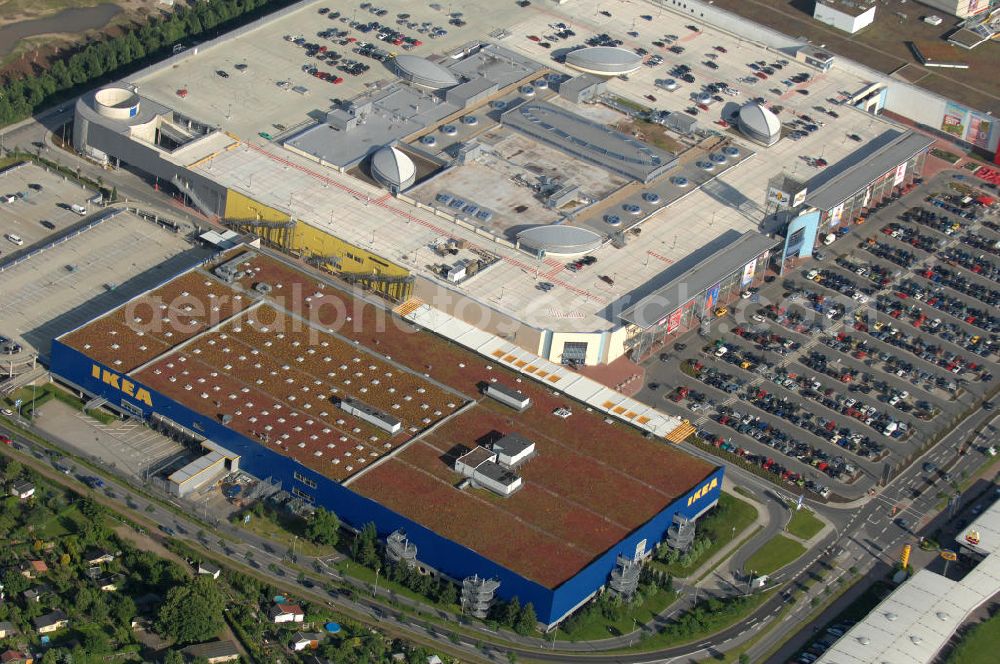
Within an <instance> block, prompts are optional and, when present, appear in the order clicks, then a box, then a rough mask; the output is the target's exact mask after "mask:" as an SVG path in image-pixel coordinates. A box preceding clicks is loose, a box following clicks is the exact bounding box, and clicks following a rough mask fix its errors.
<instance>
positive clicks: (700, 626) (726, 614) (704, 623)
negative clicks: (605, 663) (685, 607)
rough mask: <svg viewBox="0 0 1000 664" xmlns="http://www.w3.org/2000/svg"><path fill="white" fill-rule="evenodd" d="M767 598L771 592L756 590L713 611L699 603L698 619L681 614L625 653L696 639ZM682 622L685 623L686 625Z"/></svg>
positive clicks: (735, 618)
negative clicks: (699, 616) (699, 618)
mask: <svg viewBox="0 0 1000 664" xmlns="http://www.w3.org/2000/svg"><path fill="white" fill-rule="evenodd" d="M770 597H771V594H770V593H755V594H753V595H750V596H748V597H738V598H735V599H733V600H731V603H719V605H720V606H721V608H719V609H717V610H714V611H713V610H712V607H711V606H708V605H707V603H705V602H700V603H699V604H698V608H699V612H698V613H700V615H701V621H700V622H696V621H691V620H690V618H691V617H692V616H687V614H686V613H681V614H680V616H679V617H678V618H677V619H675V621H674V622H671V623H670V624H669V625H667V627H666V628H665V629H664V630H663V631H660V632H657V633H655V634H652V635H650V634H648V633H646V634H645V638H643V639H642V640H641V641H639V642H638V643H636V645H635V646H633V647H632V648H626V649H624V652H645V651H649V650H655V649H660V648H669V647H671V646H677V645H682V644H684V643H693V642H696V641H699V640H701V639H703V638H705V637H706V636H708V635H710V634H715V633H716V632H719V631H721V630H723V629H726V628H727V627H729V626H730V625H733V624H735V623H737V622H739V621H740V620H743V618H745V617H746V616H748V615H750V614H751V613H753V612H754V611H756V610H757V608H758V607H759V606H760V605H761V604H763V603H764V602H766V601H767V600H768V599H770ZM688 613H692V612H688ZM681 623H686V625H684V624H681Z"/></svg>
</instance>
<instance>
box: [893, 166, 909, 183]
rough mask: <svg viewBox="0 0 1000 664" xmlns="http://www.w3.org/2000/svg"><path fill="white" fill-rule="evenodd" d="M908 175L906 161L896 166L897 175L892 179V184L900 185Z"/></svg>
mask: <svg viewBox="0 0 1000 664" xmlns="http://www.w3.org/2000/svg"><path fill="white" fill-rule="evenodd" d="M905 177H906V162H905V161H904V162H903V163H902V164H900V165H899V166H897V167H896V177H894V178H893V179H892V186H893V187H898V186H899V185H900V184H902V182H903V178H905Z"/></svg>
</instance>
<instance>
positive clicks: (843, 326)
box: [640, 173, 1000, 498]
mask: <svg viewBox="0 0 1000 664" xmlns="http://www.w3.org/2000/svg"><path fill="white" fill-rule="evenodd" d="M956 177H957V178H959V179H956ZM970 185H977V183H975V182H972V181H971V179H967V178H965V176H963V175H956V174H954V173H943V174H941V175H940V176H938V177H936V178H935V179H934V180H933V181H931V182H929V183H927V184H925V185H923V186H919V187H917V188H916V189H915V190H914V191H912V192H911V193H909V194H907V195H904V196H903V197H902V198H901V199H900V200H899V201H894V202H891V203H889V204H887V205H886V206H885V207H884V209H881V210H879V211H876V212H875V213H874V214H872V215H871V216H870V217H869V220H868V221H867V222H866V223H865V224H864V225H862V226H855V227H854V228H852V229H851V231H850V232H848V233H846V234H845V235H843V236H842V237H841V238H840V239H839V240H837V241H836V242H835V243H834V244H833V245H831V246H830V247H828V248H825V249H824V250H823V251H821V252H820V255H821V256H822V257H823V258H822V260H818V261H809V262H807V263H806V264H805V265H804V266H803V267H802V268H801V269H799V270H793V271H789V272H788V273H786V274H785V275H783V276H782V277H778V278H776V279H774V280H773V281H772V283H770V284H766V285H765V286H764V288H763V289H762V290H761V291H760V292H758V293H756V294H749V293H748V296H749V297H747V298H746V299H742V300H741V301H740V302H739V304H738V305H737V306H735V307H732V309H733V310H732V311H731V312H729V313H728V314H726V315H724V316H723V317H720V318H717V319H715V320H714V321H713V324H712V327H711V331H710V332H709V333H708V334H707V335H706V336H704V337H702V336H696V335H691V336H689V337H687V338H685V339H682V340H681V341H680V342H679V343H678V344H676V345H675V346H674V347H672V348H667V349H664V352H663V353H661V354H660V355H659V356H658V357H656V358H653V359H651V360H650V361H649V362H648V363H647V381H648V383H647V385H646V386H645V388H644V390H643V391H642V392H641V394H640V398H642V399H644V400H648V402H649V403H655V404H656V405H657V406H659V407H663V408H665V409H667V410H668V411H673V412H675V413H678V414H681V413H686V416H687V417H688V418H689V419H690V420H691V421H692V422H693V423H694V424H696V425H697V426H698V428H699V433H698V436H699V437H700V438H701V439H702V440H704V441H705V442H706V443H708V444H710V445H714V446H716V447H719V448H722V449H724V450H727V451H730V452H733V453H735V454H737V455H739V456H741V457H743V458H745V459H747V460H749V461H750V462H751V463H755V464H758V465H760V466H762V467H764V468H766V469H767V470H769V471H770V472H773V473H775V474H776V475H779V476H781V477H783V478H784V480H785V481H786V482H788V483H790V484H794V485H799V486H804V487H806V488H808V489H810V490H811V491H813V492H815V493H817V494H820V495H823V496H831V495H833V494H839V495H841V496H843V497H848V498H853V497H857V496H860V495H863V494H864V492H865V491H867V490H868V489H869V488H871V486H872V485H873V484H874V483H875V482H877V481H878V480H879V479H880V477H881V476H882V473H883V472H884V470H885V467H886V465H887V464H888V465H890V466H895V465H897V464H900V463H901V462H903V461H904V459H905V458H906V457H907V456H908V455H910V454H912V453H913V452H915V451H916V450H918V449H920V447H921V446H922V445H923V444H924V443H925V442H927V441H928V440H929V439H930V438H931V437H932V436H934V435H935V434H936V433H937V432H939V431H941V430H942V429H943V428H945V427H947V426H950V425H951V423H952V422H953V421H954V418H955V417H956V416H958V415H960V414H961V413H963V412H964V411H965V410H966V409H967V408H969V407H970V406H971V405H972V404H973V403H974V402H975V401H976V400H978V399H979V398H981V397H982V395H984V394H985V393H986V392H987V391H988V390H989V389H990V387H991V386H992V380H993V375H994V373H995V370H996V367H997V360H998V351H1000V334H997V331H998V330H1000V327H998V326H1000V320H998V319H997V317H996V316H994V315H993V314H994V311H995V307H994V306H993V305H994V304H995V302H996V301H997V297H1000V295H998V293H997V289H996V286H997V277H998V276H1000V275H998V273H997V272H996V271H995V269H994V264H995V263H996V262H997V260H1000V254H998V253H996V252H997V251H1000V232H998V230H997V229H998V227H997V224H996V221H997V212H996V210H995V209H994V210H990V209H987V208H984V207H983V206H981V205H978V204H976V203H975V202H974V198H975V197H974V196H970V195H969V194H968V193H967V192H966V191H963V189H968V188H969V186H970ZM977 186H978V185H977ZM990 193H992V192H990ZM945 206H946V207H945ZM992 247H997V249H994V250H991V248H992ZM994 256H996V259H995V260H991V257H994Z"/></svg>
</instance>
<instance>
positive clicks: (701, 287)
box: [621, 231, 781, 329]
mask: <svg viewBox="0 0 1000 664" xmlns="http://www.w3.org/2000/svg"><path fill="white" fill-rule="evenodd" d="M780 242H781V240H779V239H776V238H769V237H767V236H766V235H761V234H760V233H758V232H757V231H747V232H746V233H744V234H743V235H741V236H740V237H739V238H737V239H736V241H735V242H731V243H730V244H728V245H727V246H725V247H723V248H722V249H720V250H718V251H716V252H715V253H713V254H712V255H711V256H709V257H708V258H706V259H704V260H702V261H700V262H699V263H698V264H697V265H695V266H694V267H692V268H690V269H688V270H686V271H684V272H682V273H681V274H679V275H677V276H676V277H675V278H673V279H671V280H670V281H668V282H667V283H666V284H664V285H663V286H661V287H660V288H658V289H657V290H656V291H655V292H654V293H651V294H650V295H647V296H646V297H644V298H642V299H641V300H639V301H638V302H636V303H635V304H633V305H632V306H630V307H629V308H627V309H626V310H625V311H623V312H622V314H621V318H622V319H623V320H624V321H626V322H628V323H633V324H635V325H638V326H639V327H641V328H644V329H645V328H647V327H651V326H653V325H655V324H656V323H657V322H659V321H661V320H663V317H664V316H667V315H668V314H670V313H671V312H672V311H674V310H675V309H677V307H679V306H681V305H683V304H684V303H685V302H687V301H688V300H691V299H692V298H694V297H697V296H698V295H699V294H700V293H702V292H704V291H706V290H708V289H709V288H711V287H712V286H713V285H715V284H716V283H718V282H719V281H721V280H722V279H723V278H724V277H726V276H727V275H729V274H732V273H733V272H735V271H736V270H740V269H742V268H743V267H744V266H745V265H746V264H747V263H749V262H750V261H751V260H753V259H754V258H756V257H757V256H759V255H760V254H762V253H763V252H765V251H767V250H768V249H772V248H774V247H775V246H777V245H778V244H779V243H780Z"/></svg>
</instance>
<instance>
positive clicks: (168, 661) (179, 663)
mask: <svg viewBox="0 0 1000 664" xmlns="http://www.w3.org/2000/svg"><path fill="white" fill-rule="evenodd" d="M163 664H186V662H185V661H184V655H182V654H181V651H180V650H170V651H168V652H167V656H166V657H164V658H163Z"/></svg>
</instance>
